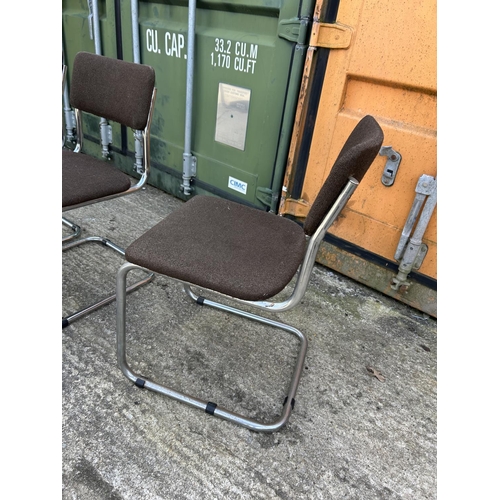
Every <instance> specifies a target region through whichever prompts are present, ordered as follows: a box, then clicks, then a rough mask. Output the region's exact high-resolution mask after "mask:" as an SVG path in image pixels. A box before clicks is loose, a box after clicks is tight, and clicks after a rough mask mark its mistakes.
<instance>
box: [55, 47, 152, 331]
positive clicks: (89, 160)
mask: <svg viewBox="0 0 500 500" xmlns="http://www.w3.org/2000/svg"><path fill="white" fill-rule="evenodd" d="M155 97H156V88H155V72H154V69H153V68H152V67H150V66H146V65H142V64H135V63H131V62H126V61H122V60H118V59H113V58H109V57H105V56H101V55H96V54H91V53H88V52H79V53H78V54H77V55H76V57H75V60H74V64H73V73H72V79H71V89H70V104H71V106H72V107H73V109H74V110H75V117H76V137H77V142H76V146H75V148H74V149H73V150H70V149H63V151H62V210H63V212H66V211H69V210H73V209H75V208H79V207H83V206H85V205H90V204H93V203H98V202H102V201H106V200H110V199H113V198H116V197H119V196H124V195H128V194H131V193H134V192H136V191H138V190H139V189H140V188H141V187H142V186H144V185H145V184H146V181H147V178H148V176H149V171H150V150H149V148H150V127H151V119H152V116H153V110H154V104H155ZM82 112H87V113H90V114H93V115H95V116H97V117H101V118H105V119H107V120H110V121H114V122H117V123H120V124H122V125H125V126H126V127H129V128H131V129H134V130H136V131H140V132H141V133H142V137H143V141H144V143H143V148H144V163H143V171H142V172H141V176H140V179H138V180H137V182H135V184H133V183H132V181H131V180H130V177H129V176H128V175H126V174H125V173H123V172H122V171H121V170H119V169H118V168H117V167H116V166H114V165H113V163H112V162H111V161H107V160H104V159H96V158H94V157H92V156H90V155H87V154H85V153H84V152H83V131H82ZM62 222H63V224H64V225H65V226H67V227H69V228H70V229H71V230H72V233H71V234H70V235H69V236H66V237H63V240H62V243H63V247H62V250H63V252H64V251H66V250H69V249H70V248H74V247H76V246H78V245H81V244H83V243H87V242H97V243H100V244H102V245H103V246H104V247H107V248H111V249H112V250H114V251H116V252H117V253H119V254H120V255H121V256H124V255H125V250H124V249H123V248H122V247H120V246H118V245H116V244H115V243H113V242H111V241H110V240H108V239H106V238H103V237H101V236H88V237H86V238H80V234H81V230H80V226H78V225H77V224H74V223H73V222H71V221H69V220H68V219H67V218H65V217H63V218H62ZM153 276H154V274H153V273H149V274H148V276H147V277H146V278H145V279H142V280H139V281H137V282H136V283H134V284H133V285H131V286H130V287H129V288H128V291H132V290H134V289H136V288H138V287H139V286H142V285H144V284H146V283H148V282H149V281H150V280H151V279H152V278H153ZM115 297H116V296H115V294H113V295H110V296H109V297H107V298H105V299H102V300H100V301H99V302H96V303H95V304H92V305H90V306H88V307H85V308H84V309H81V310H80V311H78V312H75V313H73V314H71V315H68V316H66V317H65V318H63V322H62V326H63V328H64V327H66V326H68V325H69V324H70V323H72V322H73V321H75V320H77V319H79V318H81V317H82V316H84V315H86V314H88V313H90V312H92V311H95V310H96V309H97V308H99V307H102V306H104V305H106V304H108V303H110V302H112V301H113V300H114V299H115Z"/></svg>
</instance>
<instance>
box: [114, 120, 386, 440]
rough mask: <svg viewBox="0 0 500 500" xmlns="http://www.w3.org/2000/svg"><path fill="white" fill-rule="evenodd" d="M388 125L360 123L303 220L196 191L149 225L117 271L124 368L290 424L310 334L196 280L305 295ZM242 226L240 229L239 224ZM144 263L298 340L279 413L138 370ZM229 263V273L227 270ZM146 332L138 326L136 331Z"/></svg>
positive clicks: (245, 294)
mask: <svg viewBox="0 0 500 500" xmlns="http://www.w3.org/2000/svg"><path fill="white" fill-rule="evenodd" d="M382 141H383V133H382V130H381V128H380V126H379V125H378V123H377V122H376V121H375V119H374V118H373V117H371V116H365V117H364V118H363V119H362V120H361V121H360V122H359V123H358V124H357V125H356V127H355V128H354V130H353V131H352V133H351V135H350V136H349V138H348V140H347V141H346V143H345V145H344V147H343V149H342V151H341V152H340V154H339V156H338V158H337V160H336V161H335V164H334V165H333V167H332V170H331V172H330V174H329V176H328V178H327V180H326V182H325V183H324V185H323V187H322V188H321V190H320V192H319V194H318V196H317V198H316V200H315V202H314V204H313V205H312V207H311V210H310V212H309V214H308V216H307V218H306V219H305V222H304V225H303V228H302V227H301V226H300V225H299V224H297V223H295V222H293V221H291V220H289V219H286V218H283V217H280V216H277V215H273V214H270V213H266V212H262V211H260V210H257V209H253V208H248V207H246V206H243V205H240V204H237V203H234V202H231V201H227V200H224V199H219V198H215V197H212V196H195V197H194V198H192V199H191V200H189V201H188V202H186V203H185V204H184V205H183V206H182V207H181V208H180V209H178V210H176V211H175V212H173V213H171V214H170V215H169V216H167V217H166V218H165V219H164V220H163V221H161V222H160V223H158V224H157V225H156V226H154V227H153V228H151V229H150V230H149V231H147V232H146V233H145V234H143V235H142V236H141V237H139V238H138V239H137V240H136V241H134V242H133V243H132V244H131V245H130V246H129V247H128V248H127V249H126V252H125V257H126V259H127V261H128V263H125V264H123V266H121V268H120V270H119V271H118V275H117V299H116V300H117V356H118V365H119V367H120V369H121V370H122V372H123V373H124V375H125V376H126V377H127V378H128V379H129V380H131V381H132V382H133V383H134V384H135V385H136V386H138V387H140V388H146V389H150V390H152V391H155V392H158V393H160V394H163V395H165V396H168V397H170V398H173V399H175V400H177V401H181V402H183V403H187V404H188V405H191V406H194V407H196V408H199V409H201V410H204V411H205V412H206V413H209V414H211V415H214V416H217V417H221V418H223V419H226V420H229V421H232V422H235V423H237V424H240V425H242V426H244V427H246V428H248V429H251V430H254V431H263V432H274V431H276V430H278V429H280V428H281V427H282V426H284V425H285V424H286V423H287V421H288V419H289V417H290V414H291V410H292V408H293V406H294V403H295V400H294V398H295V393H296V390H297V387H298V383H299V379H300V376H301V373H302V367H303V363H304V359H305V355H306V350H307V339H306V337H305V335H303V334H302V333H301V332H300V331H299V330H297V329H296V328H294V327H292V326H289V325H286V324H284V323H280V322H277V321H273V320H270V319H267V318H265V317H263V316H258V315H256V314H252V313H249V312H246V311H243V310H241V309H238V308H235V307H229V306H227V305H224V304H221V303H218V302H214V301H212V300H208V299H206V298H205V297H203V296H201V295H197V294H196V293H195V292H194V291H193V289H192V286H196V287H200V288H202V289H206V290H210V291H215V292H219V293H220V294H223V295H224V296H225V298H226V299H227V298H231V299H235V300H236V301H237V302H239V303H242V304H245V305H251V306H254V307H256V308H258V309H261V310H265V311H275V312H278V311H286V310H288V309H291V308H292V307H294V306H295V305H297V304H298V303H299V302H300V300H301V299H302V297H303V295H304V293H305V291H306V287H307V284H308V282H309V278H310V276H311V272H312V269H313V266H314V262H315V257H316V254H317V251H318V248H319V245H320V243H321V241H322V239H323V237H324V235H325V233H326V231H327V230H328V228H329V227H330V225H331V224H332V222H333V221H334V220H335V219H336V218H337V216H338V215H339V213H340V212H341V210H342V209H343V207H344V206H345V204H346V202H347V201H348V200H349V198H350V197H351V195H352V193H353V192H354V190H355V189H356V187H357V186H358V184H359V181H361V179H362V178H363V176H364V174H365V172H366V171H367V170H368V168H369V166H370V165H371V164H372V162H373V160H374V159H375V157H376V156H377V154H378V152H379V150H380V147H381V146H382ZM238 227H239V228H242V229H243V230H242V231H237V230H235V228H238ZM136 268H140V269H145V270H148V271H153V272H155V273H159V274H162V275H164V276H167V277H170V278H173V279H174V280H177V281H180V282H182V283H183V284H184V290H185V292H186V293H187V295H188V296H189V297H190V298H191V299H192V300H194V301H196V302H197V303H198V304H202V305H206V306H210V307H213V308H216V309H219V310H222V311H226V312H230V313H233V314H236V315H238V316H242V317H243V318H247V319H251V320H254V321H257V322H261V323H264V324H267V325H270V326H273V327H276V328H280V329H283V330H285V331H287V332H289V333H291V334H292V335H294V336H296V337H298V339H299V340H300V350H299V353H298V357H297V360H296V364H295V370H294V372H293V376H292V380H291V382H290V385H289V388H288V394H287V396H286V398H285V402H284V405H283V410H282V414H281V416H280V417H279V418H278V419H277V420H275V421H273V422H271V423H262V422H259V421H256V420H254V419H252V418H247V417H245V416H243V415H240V414H237V413H234V412H232V411H230V410H227V409H225V408H222V407H220V406H218V405H217V404H215V403H213V402H210V401H204V400H201V399H198V398H195V397H192V396H189V395H187V394H184V393H181V392H178V391H176V390H173V389H171V388H168V387H166V386H164V385H160V384H159V383H157V382H154V381H152V380H148V379H147V378H145V377H143V376H141V375H139V374H136V373H134V371H132V368H131V367H130V365H129V363H128V362H127V352H126V346H127V342H126V325H125V319H126V290H125V281H126V276H127V273H128V272H129V271H131V270H132V269H136ZM227 269H231V273H230V275H229V273H227ZM297 271H299V272H298V276H297V279H296V281H295V288H294V290H293V292H292V293H291V295H290V296H289V298H288V299H287V300H284V301H282V302H270V301H269V300H268V299H269V298H271V297H273V296H275V295H276V294H278V292H280V291H281V290H283V289H284V288H285V286H286V285H287V284H288V283H289V282H290V281H291V280H292V278H293V277H294V276H295V274H296V272H297ZM138 333H139V335H140V332H138Z"/></svg>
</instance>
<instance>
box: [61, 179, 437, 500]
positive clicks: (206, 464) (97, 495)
mask: <svg viewBox="0 0 500 500" xmlns="http://www.w3.org/2000/svg"><path fill="white" fill-rule="evenodd" d="M182 203H183V202H182V201H180V200H178V199H176V198H174V197H172V196H169V195H167V194H165V193H164V192H161V191H159V190H157V189H155V188H153V187H151V186H148V187H147V188H146V189H145V190H143V191H141V192H139V193H136V194H134V195H131V196H128V197H124V198H121V199H115V200H112V201H109V202H106V203H101V204H99V205H95V206H90V207H84V208H80V209H77V210H74V211H71V212H67V213H66V214H65V215H66V216H67V217H68V218H69V219H71V220H72V221H73V222H75V223H77V224H80V225H81V226H82V229H83V230H84V235H94V234H100V235H102V236H106V237H108V238H110V239H111V240H113V241H114V242H116V243H117V244H119V245H121V246H123V247H126V246H127V245H128V244H129V243H131V242H132V241H133V240H134V239H135V238H137V237H138V236H139V235H141V234H142V233H143V232H144V231H146V230H147V229H148V228H150V227H151V226H153V225H154V224H155V223H156V222H158V221H159V220H161V219H162V218H163V217H164V216H166V215H167V214H168V213H169V212H171V211H172V210H174V209H175V208H176V207H178V206H180V205H181V204H182ZM63 234H66V231H65V229H63ZM122 262H123V260H122V259H121V258H120V257H119V256H118V255H116V254H115V253H114V252H112V251H111V250H109V249H105V248H102V247H101V246H100V245H97V244H87V245H84V246H82V247H78V248H74V249H71V250H69V251H67V252H64V253H63V256H62V269H63V281H62V282H63V289H62V313H63V316H65V315H67V314H70V313H71V312H73V311H75V310H76V309H78V308H80V307H83V306H85V305H87V304H88V303H90V302H92V301H93V300H97V299H98V298H101V297H102V296H103V293H104V294H105V292H106V291H110V292H113V291H114V283H115V276H116V271H117V269H118V268H119V266H120V265H121V263H122ZM127 305H128V307H127V311H128V316H127V321H128V332H129V335H130V336H129V345H128V349H129V356H130V358H129V361H130V364H131V366H132V367H133V368H136V369H137V371H139V372H140V373H141V374H144V375H145V376H148V377H151V378H153V379H156V380H157V381H158V382H163V383H166V384H167V385H169V386H171V387H173V388H176V389H180V390H183V391H185V392H187V393H189V394H191V395H193V396H197V397H199V398H201V399H207V400H211V401H215V402H217V403H219V404H220V405H223V406H225V407H227V408H229V409H234V410H236V411H238V412H241V413H244V414H246V415H249V416H252V417H255V418H262V419H264V420H268V421H271V420H274V419H275V418H276V417H277V416H278V415H279V414H280V407H281V404H282V402H283V398H284V396H285V395H286V390H287V384H288V380H289V378H290V376H291V370H292V368H293V365H294V357H295V355H296V349H297V342H296V341H295V339H293V338H289V334H287V333H284V332H281V331H277V330H275V329H273V328H271V327H268V326H262V325H259V324H255V323H253V322H250V321H248V320H246V321H245V320H242V319H240V318H237V317H232V316H229V315H227V314H225V313H222V312H220V311H215V310H212V309H209V308H207V307H200V306H199V305H197V304H195V303H194V302H192V301H191V300H190V299H188V298H187V296H186V295H185V294H184V292H183V290H182V287H181V285H180V284H178V283H176V282H173V281H170V280H168V279H166V278H163V277H155V279H154V280H153V281H152V282H151V283H149V284H148V285H146V286H144V287H143V288H141V289H140V290H138V291H135V292H134V293H132V294H131V295H130V296H129V298H128V303H127ZM270 317H272V318H274V319H277V320H282V321H284V322H287V323H289V324H291V325H293V326H295V327H297V328H299V329H300V330H301V331H302V332H304V334H305V335H306V336H307V338H308V340H309V348H308V353H307V357H306V362H305V367H304V371H303V375H302V378H301V381H300V384H299V388H298V392H297V395H296V404H295V409H294V411H293V412H292V415H291V418H290V420H289V422H288V424H287V426H286V427H285V428H284V429H282V430H281V431H278V432H276V433H274V434H259V433H255V432H252V431H250V430H247V429H245V428H242V427H239V426H237V425H235V424H233V423H230V422H227V421H224V420H221V419H218V418H215V417H212V416H210V415H208V414H206V413H204V412H203V411H200V410H197V409H194V408H191V407H188V406H187V405H184V404H182V403H179V402H177V401H174V400H172V399H169V398H167V397H165V396H161V395H159V394H156V393H153V392H150V391H147V390H141V389H139V388H137V387H135V386H134V385H133V384H132V383H131V382H130V381H129V380H128V379H126V378H125V376H124V375H123V374H122V372H121V371H120V370H119V368H118V366H117V362H116V341H115V330H116V328H115V323H116V320H115V304H114V303H112V304H110V305H107V306H105V307H103V308H101V309H100V310H98V311H96V312H94V313H93V314H91V315H89V316H86V317H84V318H82V319H80V320H79V321H77V322H75V323H74V324H72V325H70V326H69V327H67V328H65V329H63V330H62V354H63V356H62V383H63V393H62V423H63V424H62V438H63V443H62V444H63V449H62V498H63V499H68V500H69V499H79V500H96V499H99V500H100V499H103V500H118V499H130V500H153V499H156V500H158V499H200V498H210V499H253V498H255V499H265V500H271V499H360V500H361V499H362V500H372V499H373V500H374V499H391V500H392V499H394V500H395V499H409V500H410V499H411V500H420V499H435V498H436V497H437V493H436V491H437V474H436V463H437V453H436V424H437V422H436V421H437V397H436V393H437V381H436V376H437V367H436V364H437V352H436V347H437V332H436V330H437V322H436V320H434V319H433V318H430V317H428V316H426V315H425V314H423V313H421V312H419V311H417V310H414V309H411V308H409V307H407V306H405V305H404V304H402V303H400V302H397V301H395V300H393V299H391V298H389V297H386V296H384V295H382V294H379V293H378V292H375V291H373V290H371V289H369V288H367V287H365V286H363V285H361V284H359V283H357V282H354V281H352V280H350V279H348V278H346V277H344V276H342V275H339V274H337V273H335V272H333V271H331V270H329V269H327V268H324V267H321V266H316V267H315V269H314V273H313V276H312V281H311V283H310V285H309V288H308V291H307V292H306V295H305V298H304V300H303V303H302V304H301V305H300V306H298V307H297V308H295V309H292V310H291V311H289V312H286V313H281V314H278V315H274V316H270ZM374 372H375V373H374ZM374 374H380V376H379V378H377V377H375V376H374Z"/></svg>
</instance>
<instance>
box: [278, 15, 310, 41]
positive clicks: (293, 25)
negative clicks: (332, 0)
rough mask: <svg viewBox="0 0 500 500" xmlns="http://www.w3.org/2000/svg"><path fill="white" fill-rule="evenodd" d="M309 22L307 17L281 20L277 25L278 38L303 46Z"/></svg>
mask: <svg viewBox="0 0 500 500" xmlns="http://www.w3.org/2000/svg"><path fill="white" fill-rule="evenodd" d="M309 22H310V19H309V18H308V17H302V18H299V17H294V18H292V19H283V20H282V21H280V22H279V25H278V36H279V37H280V38H284V39H285V40H288V41H289V42H294V43H298V44H299V45H304V44H305V43H306V41H307V32H308V28H309Z"/></svg>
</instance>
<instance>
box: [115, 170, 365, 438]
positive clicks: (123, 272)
mask: <svg viewBox="0 0 500 500" xmlns="http://www.w3.org/2000/svg"><path fill="white" fill-rule="evenodd" d="M358 185H359V182H358V181H357V180H356V179H354V178H352V177H350V178H349V180H348V182H347V184H346V185H345V187H344V189H343V191H342V192H341V194H340V196H339V197H338V198H337V200H336V201H335V203H334V204H333V205H332V207H331V208H330V210H329V212H328V214H327V215H326V217H325V218H324V219H323V221H322V222H321V224H320V225H319V226H318V228H317V229H316V231H315V232H314V233H313V234H312V235H311V236H310V238H309V239H308V242H307V249H306V253H305V256H304V260H303V262H302V264H301V266H300V269H299V270H298V275H297V279H296V280H295V284H294V288H293V290H292V292H291V294H290V296H289V298H288V299H286V300H284V301H281V302H272V301H248V300H242V299H238V298H235V297H229V296H227V295H223V294H219V295H222V296H223V297H224V298H226V299H230V300H231V301H235V302H236V303H238V304H242V305H248V306H252V307H254V308H257V309H259V310H264V311H270V312H282V311H287V310H289V309H291V308H292V307H295V306H296V305H298V304H299V303H300V301H301V300H302V298H303V296H304V294H305V292H306V289H307V285H308V283H309V280H310V277H311V274H312V270H313V267H314V263H315V260H316V255H317V252H318V250H319V246H320V244H321V241H322V240H323V238H324V236H325V234H326V232H327V230H328V228H329V227H330V226H331V225H332V223H333V222H334V221H335V220H336V219H337V217H338V215H339V214H340V212H341V211H342V209H343V208H344V207H345V205H346V203H347V202H348V201H349V198H350V197H351V196H352V194H353V193H354V191H355V190H356V188H357V187H358ZM133 269H142V270H143V271H146V272H147V271H148V270H147V269H145V268H143V267H140V266H137V265H136V264H132V263H130V262H127V263H125V264H123V265H122V266H121V267H120V269H119V271H118V274H117V281H116V305H117V324H116V328H117V360H118V366H119V368H120V369H121V371H122V372H123V374H124V375H125V376H126V377H127V378H128V379H129V380H130V381H131V382H133V383H134V384H135V385H136V386H137V387H139V388H144V389H149V390H151V391H153V392H157V393H160V394H163V395H165V396H167V397H169V398H172V399H174V400H176V401H180V402H182V403H185V404H188V405H190V406H193V407H195V408H198V409H201V410H204V411H205V412H206V413H208V414H210V415H213V416H216V417H219V418H222V419H224V420H228V421H231V422H233V423H236V424H238V425H241V426H243V427H246V428H247V429H250V430H252V431H256V432H275V431H277V430H279V429H281V428H282V427H283V426H284V425H286V423H287V422H288V420H289V418H290V415H291V411H292V409H293V407H294V404H295V395H296V392H297V389H298V385H299V380H300V376H301V374H302V369H303V365H304V361H305V357H306V352H307V338H306V336H305V335H304V334H303V333H302V332H301V331H300V330H298V329H297V328H295V327H293V326H291V325H288V324H285V323H282V322H278V321H274V320H271V319H269V318H266V317H264V316H260V315H257V314H253V313H250V312H247V311H244V310H242V309H239V308H236V307H231V306H228V305H225V304H222V303H220V302H216V301H213V300H209V299H207V298H205V297H203V296H201V295H197V294H196V293H195V292H194V291H193V288H192V287H196V288H200V287H199V286H198V285H196V284H193V283H188V282H185V281H182V280H178V279H174V278H170V277H168V276H167V278H170V279H172V280H173V281H177V282H180V283H182V284H183V285H184V291H185V292H186V294H187V295H188V297H190V298H191V299H192V300H193V301H195V302H196V303H198V304H200V305H206V306H209V307H212V308H215V309H218V310H220V311H224V312H228V313H231V314H235V315H237V316H240V317H243V318H246V319H250V320H252V321H256V322H259V323H263V324H266V325H269V326H271V327H275V328H277V329H281V330H284V331H286V332H288V333H290V334H292V335H293V336H295V337H296V338H298V339H299V341H300V347H299V351H298V355H297V358H296V362H295V368H294V371H293V375H292V379H291V381H290V383H289V386H288V393H287V396H286V398H285V401H284V404H283V410H282V413H281V415H280V416H279V417H278V418H277V419H276V420H274V421H272V422H270V423H266V422H260V421H257V420H255V419H253V418H249V417H246V416H243V415H240V414H238V413H235V412H233V411H230V410H228V409H226V408H223V407H221V406H219V405H217V404H216V403H213V402H210V401H205V400H202V399H198V398H196V397H193V396H190V395H188V394H185V393H182V392H179V391H177V390H175V389H172V388H169V387H167V386H165V385H162V384H159V383H157V382H155V381H153V380H149V379H148V378H145V377H143V376H141V375H139V374H137V373H135V372H134V371H133V370H132V369H131V367H130V365H129V363H128V361H127V338H126V296H127V292H126V277H127V274H128V273H129V272H130V271H131V270H133ZM210 292H213V291H212V290H210ZM216 293H218V292H216Z"/></svg>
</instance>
